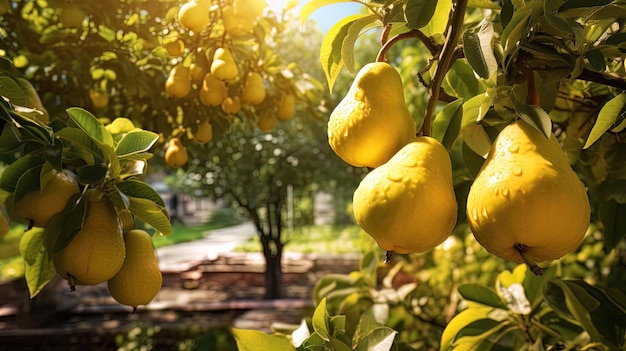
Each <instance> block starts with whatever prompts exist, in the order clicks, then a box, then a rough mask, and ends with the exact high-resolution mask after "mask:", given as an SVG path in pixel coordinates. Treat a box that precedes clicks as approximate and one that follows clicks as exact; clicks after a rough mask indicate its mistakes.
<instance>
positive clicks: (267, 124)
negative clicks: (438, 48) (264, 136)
mask: <svg viewBox="0 0 626 351" xmlns="http://www.w3.org/2000/svg"><path fill="white" fill-rule="evenodd" d="M256 125H257V127H259V129H260V130H261V131H262V132H263V133H269V132H271V131H272V129H274V128H276V117H274V114H273V113H272V111H269V110H264V111H261V113H260V114H259V119H258V120H257V121H256Z"/></svg>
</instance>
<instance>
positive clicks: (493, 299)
mask: <svg viewBox="0 0 626 351" xmlns="http://www.w3.org/2000/svg"><path fill="white" fill-rule="evenodd" d="M458 291H459V294H461V296H462V297H463V298H464V299H465V300H468V301H473V302H476V303H479V304H481V305H485V306H490V307H495V308H500V309H503V310H508V306H507V304H506V302H504V301H503V300H502V298H501V297H500V295H498V293H497V292H496V291H495V290H494V289H492V288H490V287H487V286H484V285H480V284H470V283H467V284H461V285H459V287H458Z"/></svg>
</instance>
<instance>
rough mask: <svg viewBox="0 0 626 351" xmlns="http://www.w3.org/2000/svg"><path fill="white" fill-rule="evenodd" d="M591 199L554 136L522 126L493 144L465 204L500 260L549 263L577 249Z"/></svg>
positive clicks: (504, 132) (508, 130)
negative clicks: (547, 135)
mask: <svg viewBox="0 0 626 351" xmlns="http://www.w3.org/2000/svg"><path fill="white" fill-rule="evenodd" d="M590 211H591V210H590V206H589V199H588V197H587V191H586V189H585V186H584V184H583V183H582V182H581V181H580V179H579V178H578V176H577V174H576V173H575V172H574V170H573V169H572V168H571V166H570V164H569V162H568V160H567V157H566V155H565V153H564V152H563V150H562V148H561V146H560V145H559V143H558V141H557V140H556V138H555V136H554V135H552V136H551V137H550V139H548V138H547V137H546V136H545V135H544V134H543V133H542V132H540V131H539V130H538V129H536V128H535V127H533V126H531V125H530V124H528V123H526V122H524V121H522V120H518V121H516V122H514V123H512V124H510V125H508V126H506V127H505V128H504V129H503V130H502V131H501V132H500V134H499V135H498V137H497V138H496V140H495V141H494V143H493V145H492V147H491V150H490V152H489V154H488V156H487V159H486V160H485V163H484V164H483V166H482V168H481V170H480V172H479V173H478V175H477V176H476V179H475V180H474V183H473V184H472V187H471V189H470V192H469V195H468V200H467V217H468V222H469V226H470V228H471V229H472V232H473V233H474V236H475V237H476V239H477V240H478V242H479V243H480V244H481V245H482V246H483V247H485V249H487V251H489V252H491V253H492V254H494V255H496V256H499V257H501V258H504V259H507V260H511V261H515V262H522V261H525V262H526V263H528V264H529V266H530V268H531V269H533V271H534V272H535V273H537V274H540V271H541V269H540V268H539V267H538V266H537V264H536V263H538V262H543V261H551V260H555V259H558V258H560V257H562V256H563V255H565V254H567V253H569V252H572V251H573V250H574V249H576V248H577V247H578V245H579V244H580V242H581V241H582V239H583V236H584V235H585V232H586V231H587V227H588V226H589V217H590Z"/></svg>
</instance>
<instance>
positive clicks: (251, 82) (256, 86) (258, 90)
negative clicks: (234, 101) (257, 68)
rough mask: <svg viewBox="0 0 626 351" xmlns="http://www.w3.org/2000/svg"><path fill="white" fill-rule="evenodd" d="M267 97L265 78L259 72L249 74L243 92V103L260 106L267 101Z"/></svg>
mask: <svg viewBox="0 0 626 351" xmlns="http://www.w3.org/2000/svg"><path fill="white" fill-rule="evenodd" d="M265 95H266V91H265V85H264V84H263V77H261V75H260V74H259V73H257V72H249V73H248V75H247V77H246V81H245V82H244V85H243V90H242V91H241V101H242V102H245V103H248V104H251V105H258V104H260V103H262V102H263V100H265Z"/></svg>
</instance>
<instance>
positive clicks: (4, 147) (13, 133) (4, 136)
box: [0, 123, 23, 154]
mask: <svg viewBox="0 0 626 351" xmlns="http://www.w3.org/2000/svg"><path fill="white" fill-rule="evenodd" d="M17 135H18V132H17V128H15V126H14V125H13V124H11V123H5V124H4V127H3V128H2V133H1V134H0V154H8V153H11V152H15V151H17V150H18V149H19V148H20V147H21V146H22V145H23V143H22V141H20V140H19V139H18V138H17Z"/></svg>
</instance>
